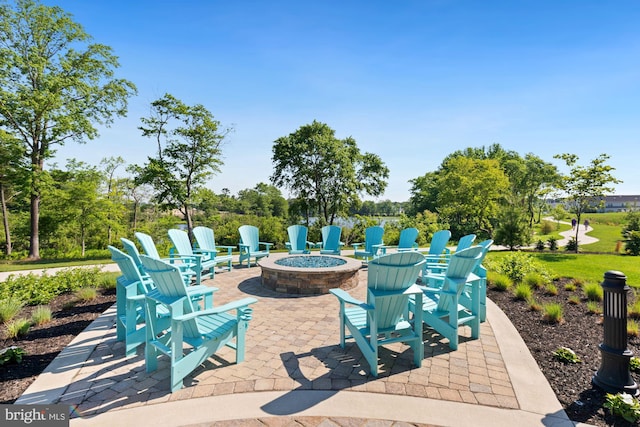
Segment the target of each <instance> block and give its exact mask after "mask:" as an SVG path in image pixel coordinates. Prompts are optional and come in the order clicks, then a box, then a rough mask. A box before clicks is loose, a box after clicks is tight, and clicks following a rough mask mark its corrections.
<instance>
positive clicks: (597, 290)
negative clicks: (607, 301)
mask: <svg viewBox="0 0 640 427" xmlns="http://www.w3.org/2000/svg"><path fill="white" fill-rule="evenodd" d="M582 291H583V292H584V295H585V297H587V299H588V300H589V301H602V299H603V298H604V290H603V289H602V286H600V285H599V284H598V283H586V284H585V285H584V286H582Z"/></svg>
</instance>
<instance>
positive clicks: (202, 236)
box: [193, 226, 234, 271]
mask: <svg viewBox="0 0 640 427" xmlns="http://www.w3.org/2000/svg"><path fill="white" fill-rule="evenodd" d="M193 237H195V238H196V244H197V248H195V249H194V251H195V252H196V253H202V254H208V255H209V256H210V257H213V259H214V260H215V263H216V265H218V264H227V269H228V270H229V271H231V268H232V263H233V255H232V251H233V248H234V247H233V246H220V245H218V246H216V238H215V234H214V233H213V229H211V228H209V227H203V226H198V227H194V229H193ZM224 251H226V253H225V252H224Z"/></svg>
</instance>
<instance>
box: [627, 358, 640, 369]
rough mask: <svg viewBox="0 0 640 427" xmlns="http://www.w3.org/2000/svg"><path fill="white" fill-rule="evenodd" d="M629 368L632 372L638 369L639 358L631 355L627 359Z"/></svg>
mask: <svg viewBox="0 0 640 427" xmlns="http://www.w3.org/2000/svg"><path fill="white" fill-rule="evenodd" d="M629 369H630V370H631V371H633V372H638V371H640V358H638V357H635V356H633V357H632V358H631V359H629Z"/></svg>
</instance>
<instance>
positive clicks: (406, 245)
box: [398, 227, 418, 250]
mask: <svg viewBox="0 0 640 427" xmlns="http://www.w3.org/2000/svg"><path fill="white" fill-rule="evenodd" d="M417 239H418V229H417V228H413V227H411V228H405V229H403V230H402V231H401V232H400V240H399V241H398V250H407V249H414V248H417V246H418V245H417V243H416V240H417Z"/></svg>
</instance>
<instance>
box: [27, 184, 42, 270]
mask: <svg viewBox="0 0 640 427" xmlns="http://www.w3.org/2000/svg"><path fill="white" fill-rule="evenodd" d="M30 214H31V236H30V238H29V259H31V260H38V259H40V224H39V222H40V221H39V219H40V195H39V194H36V193H35V192H32V193H31V209H30Z"/></svg>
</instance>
